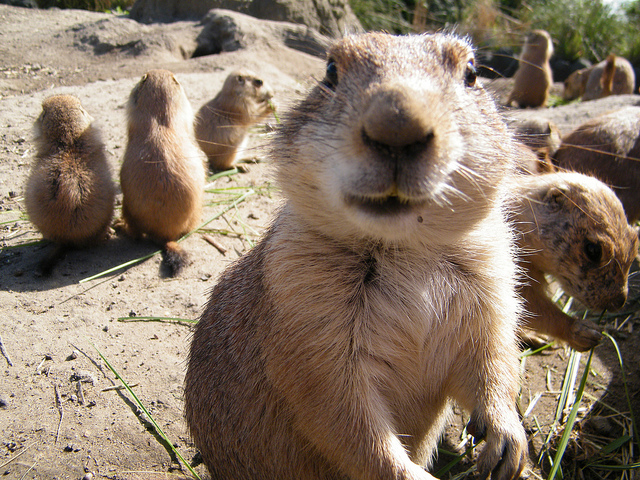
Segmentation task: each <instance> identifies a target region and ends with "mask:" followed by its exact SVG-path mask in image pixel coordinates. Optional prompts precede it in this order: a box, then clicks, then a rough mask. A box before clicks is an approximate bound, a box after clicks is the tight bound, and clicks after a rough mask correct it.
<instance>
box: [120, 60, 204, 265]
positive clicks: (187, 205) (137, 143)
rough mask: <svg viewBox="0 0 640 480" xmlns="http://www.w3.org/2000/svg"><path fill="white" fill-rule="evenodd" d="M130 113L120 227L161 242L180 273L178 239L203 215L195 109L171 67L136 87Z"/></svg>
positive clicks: (166, 259)
mask: <svg viewBox="0 0 640 480" xmlns="http://www.w3.org/2000/svg"><path fill="white" fill-rule="evenodd" d="M127 114H128V142H127V149H126V151H125V153H124V158H123V161H122V168H121V170H120V185H121V187H122V194H123V198H122V220H121V225H120V226H121V227H122V228H123V229H124V230H125V232H126V233H128V234H129V235H131V236H133V237H135V238H137V237H140V236H142V235H146V236H147V237H148V238H150V239H151V240H153V241H155V242H156V243H159V244H160V245H161V246H162V247H163V255H164V262H163V263H164V265H165V266H166V268H167V270H168V272H167V273H168V274H169V275H170V276H175V275H177V274H178V273H179V271H180V269H181V268H182V267H183V266H184V265H185V264H186V260H187V257H186V253H185V252H184V250H183V249H182V248H181V247H180V246H179V245H178V243H177V242H176V240H178V239H179V238H180V237H181V236H182V235H184V234H186V233H188V232H189V231H190V230H192V229H193V228H194V227H196V226H197V225H198V223H199V222H200V219H201V215H202V199H203V191H204V179H205V157H204V154H203V153H202V151H201V150H200V148H199V147H198V144H197V143H196V141H195V138H194V134H193V110H192V109H191V105H190V104H189V100H188V99H187V96H186V95H185V93H184V90H183V88H182V85H180V83H179V82H178V80H176V78H175V77H174V76H173V74H172V73H171V72H170V71H168V70H151V71H149V72H147V73H146V74H145V75H144V76H143V77H142V79H141V80H140V81H139V82H138V84H137V85H136V86H135V87H134V89H133V90H132V92H131V95H130V97H129V103H128V105H127Z"/></svg>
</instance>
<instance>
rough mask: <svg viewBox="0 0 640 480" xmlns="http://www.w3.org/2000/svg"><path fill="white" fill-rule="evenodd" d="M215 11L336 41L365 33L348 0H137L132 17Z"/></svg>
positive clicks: (166, 18) (168, 18)
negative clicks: (304, 30) (302, 29)
mask: <svg viewBox="0 0 640 480" xmlns="http://www.w3.org/2000/svg"><path fill="white" fill-rule="evenodd" d="M214 8H222V9H227V10H233V11H235V12H240V13H244V14H247V15H250V16H252V17H256V18H260V19H263V20H275V21H281V22H292V23H298V24H301V25H306V26H308V27H311V28H314V29H316V30H318V31H319V32H320V33H322V34H324V35H327V36H329V37H333V38H338V37H341V36H343V35H344V34H345V33H355V32H360V31H362V26H361V25H360V22H359V21H358V19H357V18H356V16H355V14H354V13H353V12H352V11H351V7H350V6H349V3H348V1H347V0H254V1H247V0H136V2H135V4H134V5H133V7H132V8H131V18H133V19H134V20H137V21H139V22H142V23H153V22H173V21H175V20H187V19H188V20H193V19H201V18H203V17H205V16H206V15H207V13H208V12H209V10H211V9H214Z"/></svg>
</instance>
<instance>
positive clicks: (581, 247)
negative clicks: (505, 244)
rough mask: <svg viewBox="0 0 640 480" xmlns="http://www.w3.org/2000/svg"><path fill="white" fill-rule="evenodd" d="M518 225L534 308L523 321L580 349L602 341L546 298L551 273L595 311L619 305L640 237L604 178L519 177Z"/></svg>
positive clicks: (526, 294) (525, 289)
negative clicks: (639, 237)
mask: <svg viewBox="0 0 640 480" xmlns="http://www.w3.org/2000/svg"><path fill="white" fill-rule="evenodd" d="M513 193H514V195H513V211H514V212H515V214H514V226H515V227H516V229H517V231H518V235H517V238H518V243H519V247H520V248H521V252H522V253H521V255H520V259H521V261H520V266H521V267H522V268H523V270H524V274H525V277H527V280H528V281H527V282H526V283H525V284H524V285H523V286H522V287H521V288H520V290H521V293H522V296H523V298H524V299H525V307H526V309H527V310H528V311H529V312H530V313H531V315H530V316H528V317H527V318H526V321H525V326H526V327H528V328H531V329H533V330H536V331H539V332H541V333H545V334H548V335H551V336H553V337H556V338H558V339H560V340H563V341H565V342H567V343H568V344H569V345H570V346H571V347H573V348H574V349H576V350H578V351H584V350H588V349H590V348H592V347H594V346H595V345H596V344H597V343H598V342H599V341H600V338H601V334H600V331H599V329H598V328H597V326H596V325H594V324H593V323H592V322H589V321H587V320H579V319H576V318H573V317H570V316H569V315H567V314H565V313H563V312H562V311H561V310H560V309H559V308H558V307H557V306H556V305H555V304H554V303H553V302H552V301H551V299H550V298H549V297H548V296H547V290H548V287H549V284H548V282H547V280H546V278H545V274H551V275H552V276H553V277H554V278H556V279H557V280H558V282H559V283H560V286H561V287H562V289H563V290H564V291H565V292H566V293H567V294H569V295H571V296H573V297H575V298H576V299H578V300H579V301H580V302H582V303H583V304H584V305H585V306H587V307H588V308H591V309H607V310H618V309H620V308H621V307H622V306H623V305H624V303H625V302H626V299H627V290H628V287H627V280H628V274H629V268H630V267H631V263H632V262H633V260H634V258H635V256H636V254H637V251H638V235H637V233H636V231H635V230H634V229H633V228H632V227H631V226H630V225H629V224H628V223H627V219H626V217H625V215H624V210H623V208H622V204H621V203H620V201H619V200H618V198H617V197H616V195H615V194H614V193H613V191H611V189H610V188H609V187H607V186H606V185H605V184H604V183H602V182H600V181H599V180H597V179H596V178H593V177H590V176H587V175H582V174H580V173H575V172H558V173H550V174H545V175H522V176H518V177H516V181H515V182H514V190H513Z"/></svg>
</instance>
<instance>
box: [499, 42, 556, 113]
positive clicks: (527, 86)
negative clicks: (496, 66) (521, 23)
mask: <svg viewBox="0 0 640 480" xmlns="http://www.w3.org/2000/svg"><path fill="white" fill-rule="evenodd" d="M551 55H553V43H552V41H551V36H550V35H549V34H548V33H547V32H546V31H544V30H534V31H532V32H531V33H530V34H529V35H527V37H526V39H525V42H524V47H523V49H522V54H521V55H520V58H519V60H518V70H516V73H515V75H514V77H513V79H514V85H513V90H511V93H510V94H509V97H508V99H507V102H506V103H507V105H511V104H513V103H514V102H515V103H516V104H517V106H518V107H520V108H527V107H534V108H535V107H545V106H546V105H547V100H548V99H549V89H550V88H551V84H552V83H553V75H552V72H551V65H550V64H549V59H550V58H551Z"/></svg>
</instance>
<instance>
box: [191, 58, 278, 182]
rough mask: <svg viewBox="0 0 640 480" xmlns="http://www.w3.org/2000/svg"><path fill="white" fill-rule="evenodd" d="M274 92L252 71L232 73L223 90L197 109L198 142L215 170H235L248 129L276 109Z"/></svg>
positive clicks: (244, 70) (245, 70) (243, 70)
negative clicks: (273, 105)
mask: <svg viewBox="0 0 640 480" xmlns="http://www.w3.org/2000/svg"><path fill="white" fill-rule="evenodd" d="M272 97H273V91H272V90H271V87H269V86H268V85H267V84H266V83H265V82H264V81H263V80H262V79H260V78H258V76H257V75H256V74H255V73H253V72H252V71H251V70H247V69H241V70H237V71H234V72H232V73H230V74H229V76H228V77H227V79H226V80H225V82H224V85H223V86H222V90H220V92H219V93H218V94H217V95H216V96H215V98H214V99H213V100H210V101H209V102H207V103H206V104H204V105H203V106H202V107H200V110H198V113H197V115H196V120H195V132H196V139H197V140H198V144H199V145H200V148H201V149H202V151H203V152H204V153H205V154H206V155H207V158H208V159H209V166H210V167H211V168H212V169H213V170H228V169H230V168H233V165H234V162H235V160H236V158H237V156H238V154H239V153H240V152H241V150H242V145H243V143H244V142H245V140H246V136H247V132H248V131H249V128H250V127H252V126H253V125H255V124H256V123H258V122H259V121H261V120H262V119H264V118H266V117H267V115H269V114H270V113H271V112H272V111H273V110H272V108H271V103H270V100H271V98H272Z"/></svg>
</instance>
